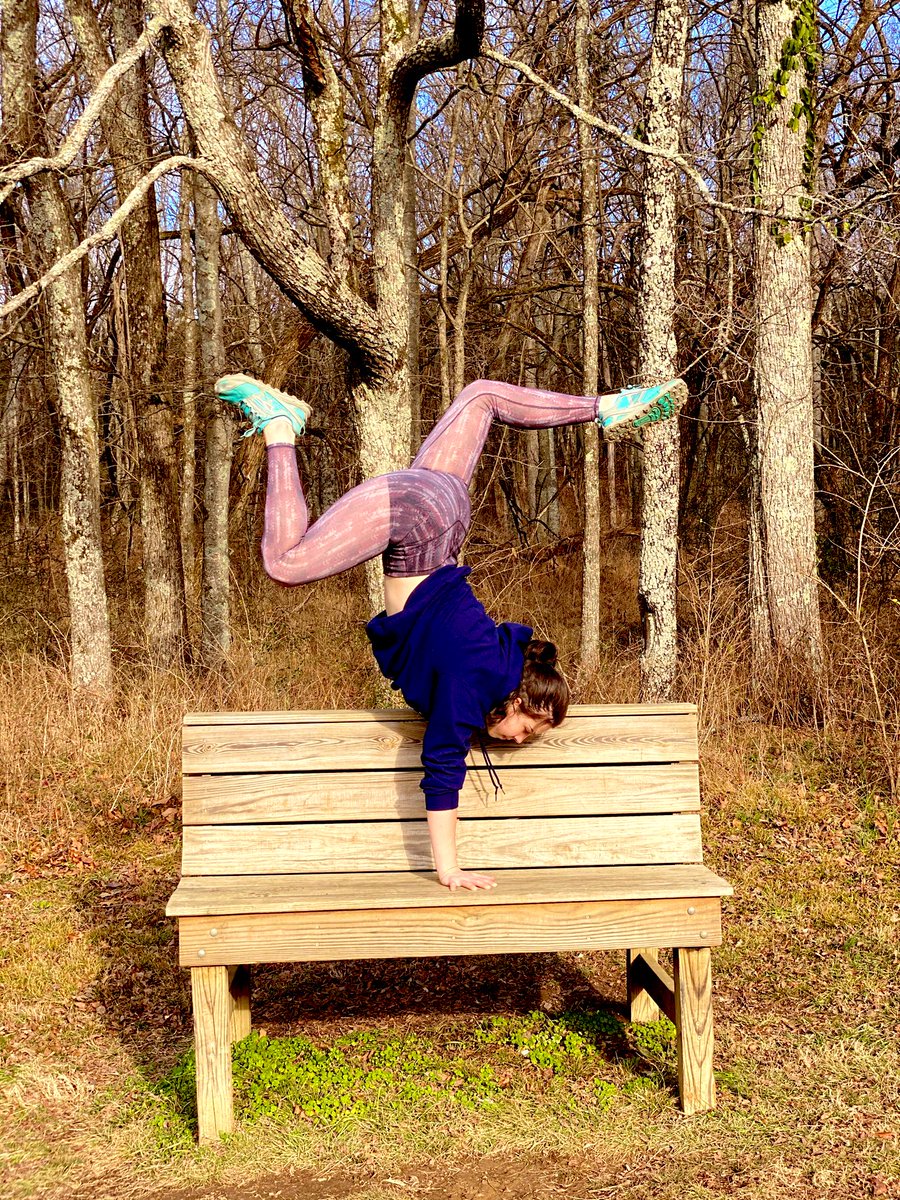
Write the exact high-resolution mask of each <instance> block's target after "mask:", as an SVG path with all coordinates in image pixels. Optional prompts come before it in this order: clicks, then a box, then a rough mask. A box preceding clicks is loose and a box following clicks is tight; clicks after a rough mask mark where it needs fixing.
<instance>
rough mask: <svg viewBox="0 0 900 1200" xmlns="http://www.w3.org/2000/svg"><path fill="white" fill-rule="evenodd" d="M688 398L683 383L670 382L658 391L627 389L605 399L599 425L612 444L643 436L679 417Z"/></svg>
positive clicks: (599, 414) (656, 387) (656, 389)
mask: <svg viewBox="0 0 900 1200" xmlns="http://www.w3.org/2000/svg"><path fill="white" fill-rule="evenodd" d="M687 397H688V390H687V384H686V383H685V382H684V380H683V379H670V380H669V381H668V383H659V384H657V385H656V386H655V387H627V388H623V389H622V390H621V392H617V393H616V394H615V395H614V396H602V397H601V398H600V399H601V409H600V411H599V412H598V414H597V418H596V420H597V424H598V425H599V426H600V428H601V429H602V430H603V434H604V436H605V437H606V438H607V439H608V440H609V441H616V440H618V439H619V438H623V437H630V436H633V435H634V434H635V433H640V432H641V431H642V430H644V429H646V428H647V427H648V426H649V425H655V424H656V422H657V421H668V420H670V419H671V418H672V417H674V416H675V415H676V413H677V412H678V410H679V409H680V408H681V406H682V405H683V404H684V402H685V400H687Z"/></svg>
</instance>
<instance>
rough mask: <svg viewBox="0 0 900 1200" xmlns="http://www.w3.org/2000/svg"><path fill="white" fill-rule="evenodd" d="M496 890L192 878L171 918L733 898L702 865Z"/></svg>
mask: <svg viewBox="0 0 900 1200" xmlns="http://www.w3.org/2000/svg"><path fill="white" fill-rule="evenodd" d="M495 878H496V880H497V886H496V887H495V888H493V889H492V890H490V891H481V892H478V893H477V897H476V900H475V901H473V898H472V894H471V893H470V892H462V891H460V892H449V891H448V890H447V889H446V888H445V887H442V886H441V884H440V883H438V880H437V876H436V875H435V873H434V871H433V870H428V871H421V872H411V871H396V872H390V871H380V872H376V873H372V874H365V875H364V874H354V875H241V876H237V877H224V878H223V877H220V876H202V875H200V876H186V877H185V878H184V879H182V881H181V883H180V884H179V885H178V890H177V891H176V892H175V894H174V895H173V896H172V899H171V900H170V901H169V904H168V907H167V908H166V913H167V915H168V916H170V917H184V916H221V915H227V914H235V913H274V912H327V911H330V910H332V911H346V910H352V909H365V908H383V909H388V908H444V907H448V906H450V907H456V908H464V907H466V906H470V905H472V904H473V903H475V902H477V903H478V904H480V905H489V906H493V905H496V904H532V903H539V904H550V903H553V902H558V901H561V900H631V899H633V900H677V899H683V900H684V901H685V906H686V907H687V906H689V905H690V904H692V903H693V902H694V900H695V899H702V898H708V899H718V897H720V896H730V895H731V885H730V884H728V883H727V882H726V881H725V880H724V879H720V878H719V876H718V875H714V874H713V872H712V871H710V870H709V869H708V868H707V867H704V866H702V865H698V864H688V865H684V866H680V865H679V866H659V867H548V868H545V869H544V870H540V871H533V870H509V871H497V872H496V873H495Z"/></svg>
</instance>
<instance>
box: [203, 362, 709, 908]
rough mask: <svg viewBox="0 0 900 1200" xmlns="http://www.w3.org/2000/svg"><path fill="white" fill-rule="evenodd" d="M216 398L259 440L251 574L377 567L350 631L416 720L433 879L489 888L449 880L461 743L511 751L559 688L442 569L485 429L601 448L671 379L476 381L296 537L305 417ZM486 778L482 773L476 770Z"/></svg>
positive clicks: (556, 705)
mask: <svg viewBox="0 0 900 1200" xmlns="http://www.w3.org/2000/svg"><path fill="white" fill-rule="evenodd" d="M216 392H217V394H218V395H219V396H220V397H221V398H222V399H223V400H225V401H227V402H228V403H230V404H234V405H237V407H238V408H240V410H241V412H242V413H243V414H244V415H245V416H246V417H248V418H249V420H250V422H251V428H250V430H248V433H253V432H262V434H263V436H264V438H265V440H266V447H267V455H268V471H269V473H268V482H267V488H266V512H265V527H264V532H263V541H262V556H263V563H264V565H265V569H266V571H267V573H268V574H269V575H270V576H271V577H272V578H273V579H275V580H277V581H278V582H279V583H285V584H300V583H311V582H313V581H314V580H317V579H324V578H326V577H327V576H330V575H336V574H338V573H339V572H340V571H346V570H347V569H348V568H350V567H353V566H356V565H357V564H359V563H362V562H365V561H366V560H367V559H370V558H375V557H376V556H377V555H379V554H380V555H381V556H382V563H383V566H384V596H385V607H384V611H383V612H381V613H379V614H378V616H377V617H374V618H373V619H372V620H371V621H370V622H369V624H368V625H367V626H366V632H367V634H368V636H369V641H370V642H371V644H372V649H373V651H374V654H375V658H376V660H377V661H378V665H379V667H380V668H381V671H382V673H383V674H384V675H385V676H386V677H387V678H388V679H389V680H390V681H391V684H392V686H393V687H395V688H397V689H399V690H400V691H401V692H402V694H403V697H404V699H405V700H406V702H407V703H408V704H409V705H410V707H412V708H414V709H416V710H417V711H418V712H420V713H422V715H423V716H424V717H425V718H426V719H427V722H428V725H427V728H426V731H425V736H424V739H423V742H422V765H423V767H424V777H423V779H422V783H421V785H420V786H421V788H422V791H423V792H424V793H425V808H426V812H427V818H428V831H429V835H430V838H431V848H432V853H433V855H434V865H435V868H436V870H437V874H438V878H439V879H440V881H441V883H442V884H443V885H444V886H445V887H448V888H449V889H450V891H456V890H457V889H458V888H465V889H469V890H476V889H478V888H491V887H494V886H495V881H494V878H493V877H492V876H490V875H484V874H481V873H479V872H472V871H466V870H463V869H462V868H460V866H459V863H458V861H457V855H456V809H457V804H458V800H459V789H460V788H461V787H462V784H463V781H464V779H465V774H466V766H465V759H466V755H467V753H468V751H469V748H470V745H471V743H472V739H473V737H475V736H476V735H477V734H480V732H481V731H483V730H486V731H487V733H488V734H489V735H490V736H491V737H493V738H502V739H505V740H508V741H515V742H523V741H525V740H527V739H528V738H530V737H534V736H535V735H537V734H540V733H542V732H543V731H544V730H546V729H549V728H552V727H553V726H556V725H558V724H559V723H560V722H561V721H562V719H563V718H564V716H565V714H566V710H567V708H568V703H569V690H568V687H567V685H566V682H565V680H564V678H563V677H562V675H561V674H560V673H559V671H558V670H557V668H556V650H555V648H554V647H553V646H552V645H551V644H550V643H548V642H539V641H535V640H533V639H532V637H531V633H532V631H531V629H529V628H528V627H527V626H526V625H516V624H512V623H505V624H502V625H495V624H494V622H493V621H492V620H491V619H490V617H489V616H488V615H487V613H486V612H485V610H484V608H483V606H482V605H481V604H480V603H479V601H478V600H477V599H476V598H475V595H474V593H473V592H472V589H471V588H470V586H469V583H468V575H469V568H468V567H459V566H457V565H456V560H457V557H458V555H459V550H460V546H461V545H462V542H463V538H464V537H465V534H466V531H467V529H468V527H469V522H470V519H471V509H470V505H469V492H468V487H469V484H470V483H471V481H472V476H473V474H474V471H475V467H476V464H477V462H478V457H479V455H480V454H481V450H482V448H483V446H484V443H485V439H486V438H487V434H488V430H489V429H490V426H491V422H492V421H494V420H498V421H500V422H502V423H503V424H504V425H511V426H513V427H515V428H518V429H544V428H550V427H555V426H559V425H573V424H580V423H582V422H587V421H596V422H597V423H598V424H599V425H600V427H601V428H602V429H603V430H604V432H605V434H606V436H607V437H608V438H618V437H622V436H625V435H630V434H631V433H632V432H633V431H635V430H640V429H641V428H643V427H644V426H646V425H649V424H651V423H653V422H656V421H658V420H665V419H669V418H671V417H673V416H674V415H675V413H676V412H677V410H678V408H679V407H680V406H681V404H682V403H683V402H684V400H685V399H686V397H687V389H686V387H685V385H684V383H683V382H681V381H680V380H671V381H670V382H668V383H666V384H662V385H660V386H658V387H653V388H626V389H624V390H623V391H620V392H617V393H615V394H613V395H609V396H599V397H598V396H569V395H566V394H564V393H560V392H546V391H540V390H538V389H535V388H522V387H516V386H515V385H513V384H508V383H492V382H488V381H485V380H479V381H478V382H476V383H472V384H469V386H468V387H466V388H464V389H463V391H462V392H460V394H459V395H458V396H457V398H456V399H455V400H454V402H453V403H452V404H451V406H450V407H449V408H448V409H447V411H446V412H445V413H444V415H443V416H442V417H441V419H440V420H439V421H438V423H437V425H436V426H435V427H434V429H433V430H432V431H431V433H430V434H429V436H428V437H427V438H426V440H425V442H424V443H423V445H422V448H421V450H420V451H419V453H418V454H417V455H416V457H415V459H414V460H413V463H412V466H411V467H410V468H409V469H408V470H406V471H393V472H391V473H390V474H388V475H380V476H378V477H377V478H375V479H369V480H367V481H366V482H365V483H361V484H360V485H359V486H358V487H355V488H352V489H351V490H350V491H349V492H347V493H346V494H345V495H344V496H342V497H341V499H340V500H338V501H337V502H336V503H335V504H333V505H332V506H331V508H329V509H328V511H327V512H325V513H323V514H322V516H321V517H320V518H319V520H318V521H316V522H315V524H314V525H313V526H312V527H309V517H308V513H307V508H306V501H305V499H304V496H303V489H302V487H301V485H300V476H299V473H298V470H297V456H296V452H295V449H294V441H295V437H296V436H299V435H301V434H302V433H303V432H304V429H305V427H306V418H307V416H308V415H309V412H310V409H309V406H308V405H306V404H304V403H302V401H300V400H297V399H296V398H295V397H294V396H289V395H287V394H286V393H284V392H279V391H277V390H276V389H274V388H270V387H268V386H267V385H266V384H263V383H259V382H258V381H257V380H255V379H251V378H250V377H249V376H247V375H226V376H225V377H224V378H223V379H220V380H219V381H218V383H217V384H216ZM488 765H489V766H490V764H488Z"/></svg>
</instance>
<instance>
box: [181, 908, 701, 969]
mask: <svg viewBox="0 0 900 1200" xmlns="http://www.w3.org/2000/svg"><path fill="white" fill-rule="evenodd" d="M695 909H696V912H695V913H694V915H692V916H688V915H686V912H685V907H684V904H683V902H681V901H679V900H638V901H609V902H598V903H591V902H585V903H561V904H522V905H516V904H501V905H497V906H496V907H490V906H487V905H471V906H467V907H460V908H453V907H444V908H421V909H400V910H398V909H381V910H380V909H374V910H372V909H363V910H360V911H356V912H351V913H339V912H327V913H277V914H269V913H265V914H261V915H258V916H229V917H221V918H217V920H216V924H215V925H211V924H210V920H209V918H208V917H207V918H203V917H183V918H181V920H180V921H179V932H180V961H181V964H182V966H186V967H194V966H197V965H198V964H200V963H205V964H207V965H208V964H210V963H225V964H227V963H232V962H242V963H257V962H305V961H306V962H331V961H336V960H341V959H361V958H412V957H419V956H433V955H448V954H510V953H516V952H537V951H542V950H615V949H622V948H624V947H625V946H627V945H629V944H630V943H633V942H634V941H636V940H637V941H640V942H642V943H648V944H653V945H656V946H677V945H684V944H686V943H689V944H694V945H697V944H704V943H705V944H708V945H719V943H720V942H721V937H722V934H721V920H720V914H719V901H718V900H698V901H697V902H696V905H695ZM212 929H215V935H213V934H212ZM201 952H202V953H201Z"/></svg>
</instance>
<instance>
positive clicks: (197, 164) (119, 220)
mask: <svg viewBox="0 0 900 1200" xmlns="http://www.w3.org/2000/svg"><path fill="white" fill-rule="evenodd" d="M211 165H212V164H210V163H208V162H204V161H203V160H202V159H199V158H191V157H190V156H189V155H186V154H176V155H174V156H173V157H172V158H166V159H164V160H163V161H162V162H161V163H157V164H156V166H155V167H154V168H153V170H152V171H149V172H148V173H147V174H146V175H145V176H144V178H143V179H142V180H141V181H140V183H138V184H137V185H136V186H135V187H134V188H132V190H131V191H130V192H129V193H128V195H127V196H126V197H125V199H124V200H123V201H122V203H121V204H120V205H119V207H118V208H117V209H116V211H115V212H114V213H113V214H112V216H111V217H109V219H108V220H107V221H105V222H104V223H103V225H101V227H100V228H99V229H98V230H97V232H96V233H92V234H91V235H90V237H86V238H85V239H84V241H83V242H79V244H78V245H77V246H75V247H74V249H72V250H70V251H69V253H68V254H65V255H63V257H62V258H60V259H59V260H58V261H57V262H55V263H54V264H53V266H52V267H50V269H49V270H48V271H45V272H44V274H43V275H41V277H40V278H39V279H36V280H35V281H34V283H32V284H29V286H28V287H27V288H23V289H22V291H21V292H18V293H16V295H15V296H13V297H12V299H11V300H7V302H6V303H5V304H4V305H3V306H2V307H0V319H2V318H4V317H8V316H10V315H11V314H12V313H14V312H16V310H17V309H20V308H21V307H22V306H23V304H27V303H28V301H29V300H33V299H34V298H35V296H37V295H39V294H40V293H41V292H42V291H43V290H44V289H45V288H46V287H47V286H48V284H51V283H52V282H53V281H54V279H58V278H59V277H60V275H65V273H66V271H68V270H70V269H71V268H72V267H74V266H75V264H76V263H77V262H79V261H80V260H81V259H82V258H84V256H85V255H86V254H89V253H90V252H91V250H96V248H97V247H98V246H102V245H104V243H106V242H110V241H112V239H113V238H114V237H115V236H116V234H117V233H118V231H119V229H120V228H121V227H122V225H123V224H124V223H125V221H127V220H128V218H129V217H130V216H131V214H132V213H133V212H134V210H135V208H137V206H138V205H139V204H140V203H141V201H142V200H143V199H144V197H145V196H146V195H147V193H148V192H149V191H150V189H151V188H152V187H153V185H154V184H155V183H156V181H157V179H159V178H160V177H161V176H163V175H167V174H168V173H169V171H181V170H184V169H185V167H193V168H195V169H196V170H198V171H203V172H204V173H205V174H209V173H210V168H211Z"/></svg>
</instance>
